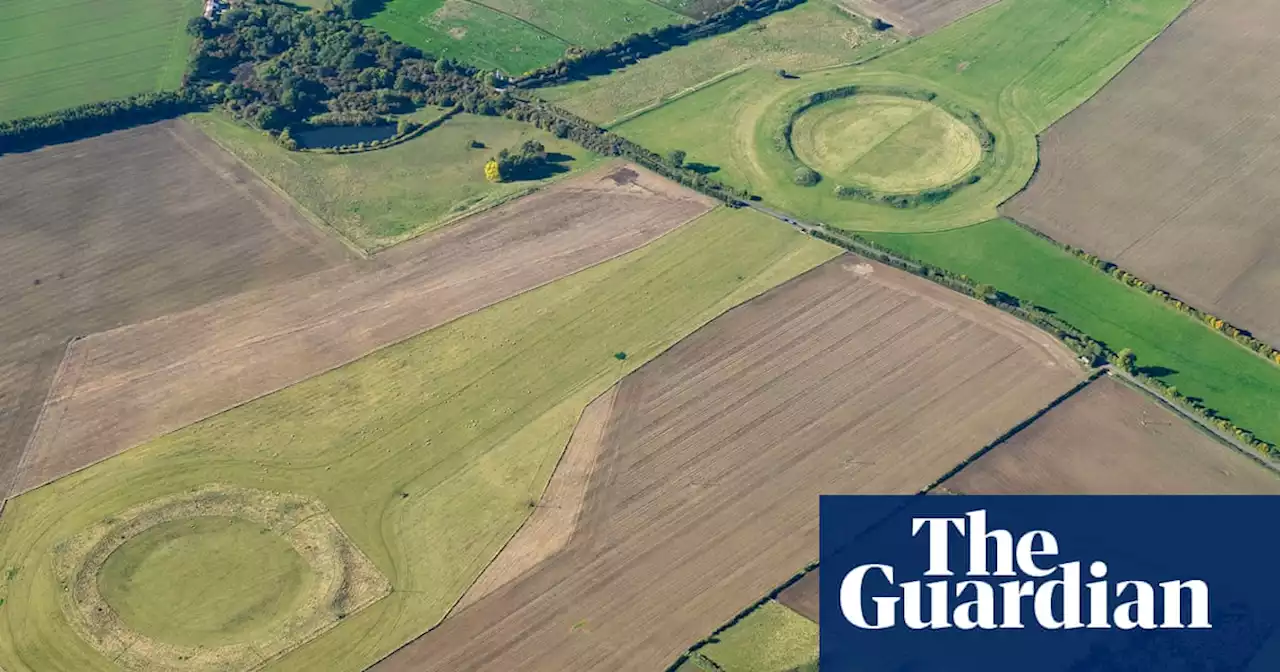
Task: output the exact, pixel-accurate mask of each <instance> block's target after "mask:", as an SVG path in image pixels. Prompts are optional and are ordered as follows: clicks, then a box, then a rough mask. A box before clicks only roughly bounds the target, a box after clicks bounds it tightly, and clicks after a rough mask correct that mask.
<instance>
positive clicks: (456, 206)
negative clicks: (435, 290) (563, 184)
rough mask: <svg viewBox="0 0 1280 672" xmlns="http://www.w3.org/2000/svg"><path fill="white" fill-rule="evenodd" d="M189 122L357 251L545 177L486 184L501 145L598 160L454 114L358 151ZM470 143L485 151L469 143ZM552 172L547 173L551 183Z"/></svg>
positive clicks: (221, 123)
mask: <svg viewBox="0 0 1280 672" xmlns="http://www.w3.org/2000/svg"><path fill="white" fill-rule="evenodd" d="M191 120H192V123H194V124H195V125H196V126H198V127H199V128H200V129H201V130H202V131H204V132H206V133H208V134H209V136H210V137H212V138H213V139H214V140H215V141H216V142H217V143H218V144H220V145H222V146H223V147H224V148H225V149H226V150H227V151H229V152H231V153H232V154H234V155H235V156H236V157H238V158H239V159H241V160H242V161H244V162H245V163H246V164H248V165H249V166H251V167H252V168H253V170H254V171H256V172H257V173H258V174H260V175H262V176H263V177H264V178H265V179H267V180H268V181H270V182H271V183H272V184H275V185H276V186H278V187H279V188H280V189H281V190H282V191H284V192H285V193H286V194H288V195H289V197H290V198H292V199H293V200H295V201H296V202H297V203H299V204H301V206H302V207H303V208H305V209H306V210H308V211H309V212H311V213H312V214H313V215H315V216H316V217H318V218H320V219H321V220H323V221H324V222H325V223H326V224H328V225H329V226H330V227H332V228H333V229H334V230H335V231H337V232H338V233H340V234H341V235H342V236H344V237H345V238H347V239H348V240H350V241H352V242H353V243H354V244H355V245H357V246H359V247H361V248H363V249H365V250H377V249H381V248H384V247H387V246H390V245H394V244H395V243H398V242H401V241H403V240H407V239H409V238H412V237H414V236H417V235H419V234H422V233H425V232H428V231H432V230H434V229H437V228H439V227H441V226H444V225H445V224H447V223H449V222H451V221H454V220H456V219H457V218H459V217H461V216H463V215H466V214H469V213H472V212H476V211H478V210H481V209H484V208H486V207H489V206H492V205H494V204H495V203H501V202H503V201H504V200H508V199H511V198H513V197H515V196H517V195H519V194H521V193H523V192H526V191H528V190H529V189H530V188H531V187H535V186H538V185H539V184H542V183H544V182H546V181H547V180H539V181H520V182H510V183H500V184H494V183H492V182H489V181H487V180H485V179H484V164H485V162H486V161H488V160H489V159H490V158H491V157H493V156H494V155H496V154H497V153H498V152H499V151H501V150H503V149H508V148H511V147H517V146H519V145H520V144H521V143H523V142H524V141H525V140H537V141H539V142H541V143H543V144H544V145H546V147H547V151H548V152H554V153H558V154H562V155H565V156H567V157H570V159H569V160H568V161H565V162H563V163H562V167H563V168H565V170H566V171H567V170H571V169H580V168H587V167H590V166H592V165H595V163H596V161H597V157H596V156H595V155H594V154H591V153H590V152H587V151H586V150H584V149H582V148H581V147H578V146H577V145H574V144H572V143H570V142H567V141H564V140H559V139H557V138H556V137H555V136H553V135H551V134H550V133H544V132H542V131H539V130H538V129H536V128H533V127H532V126H529V125H528V124H521V123H519V122H515V121H511V120H508V119H500V118H496V117H481V116H474V115H469V114H462V115H459V116H457V117H454V118H452V119H450V120H448V121H446V122H445V123H444V124H443V125H441V126H440V127H438V128H435V129H432V130H431V131H428V132H427V133H426V134H424V135H422V136H421V137H418V138H415V139H413V140H410V141H408V142H405V143H403V144H400V145H396V146H394V147H389V148H386V149H380V150H377V151H373V152H363V153H359V154H309V153H298V152H290V151H288V150H286V149H284V148H283V147H281V146H279V145H278V144H276V143H275V142H273V141H272V140H271V139H270V138H268V137H266V136H264V135H262V134H261V133H260V132H258V131H255V130H253V129H251V128H248V127H246V126H243V125H241V124H237V123H236V122H234V121H232V120H230V119H228V118H226V117H224V116H221V115H218V114H199V115H194V116H192V117H191ZM472 141H475V142H479V143H481V144H483V145H484V148H473V147H472V146H471V143H472ZM554 177H555V176H552V178H548V179H554Z"/></svg>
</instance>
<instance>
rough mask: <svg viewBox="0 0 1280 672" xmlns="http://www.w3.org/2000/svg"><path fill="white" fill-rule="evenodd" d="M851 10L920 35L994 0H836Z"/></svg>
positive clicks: (956, 19) (909, 33) (966, 14)
mask: <svg viewBox="0 0 1280 672" xmlns="http://www.w3.org/2000/svg"><path fill="white" fill-rule="evenodd" d="M839 1H840V2H841V3H842V4H844V5H845V6H846V7H849V8H850V9H853V10H854V11H856V12H858V13H860V14H863V15H866V16H874V17H878V18H880V19H882V20H884V21H887V22H888V23H890V24H892V25H893V27H894V28H897V29H898V30H901V31H903V32H904V33H907V34H908V35H913V36H917V37H918V36H920V35H925V34H928V33H932V32H933V31H935V30H937V29H939V28H941V27H943V26H945V25H947V24H950V23H953V22H955V21H958V20H960V19H962V18H964V17H966V16H968V15H970V14H972V13H974V12H976V11H978V10H980V9H983V8H985V7H987V6H988V5H993V4H995V3H996V0H839Z"/></svg>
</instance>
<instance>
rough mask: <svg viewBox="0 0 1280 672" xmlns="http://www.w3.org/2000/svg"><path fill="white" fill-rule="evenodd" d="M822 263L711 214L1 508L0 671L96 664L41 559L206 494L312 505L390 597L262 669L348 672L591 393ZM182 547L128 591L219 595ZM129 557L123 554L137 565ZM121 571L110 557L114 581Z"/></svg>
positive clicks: (446, 565)
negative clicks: (86, 533) (182, 581)
mask: <svg viewBox="0 0 1280 672" xmlns="http://www.w3.org/2000/svg"><path fill="white" fill-rule="evenodd" d="M837 252H838V251H837V250H835V249H834V248H832V247H829V246H826V245H824V244H821V243H818V242H816V241H814V240H812V239H809V238H806V237H805V236H803V235H801V234H799V233H797V232H795V231H793V230H791V229H790V228H789V227H786V226H784V225H782V224H779V223H777V222H775V221H773V220H771V219H769V218H766V217H764V216H763V215H759V214H756V213H753V212H750V211H742V210H729V209H719V210H716V211H713V212H712V213H710V214H708V215H706V216H704V217H702V218H700V219H698V220H696V221H695V222H693V223H691V224H689V225H687V226H685V227H683V228H681V229H679V230H677V231H676V232H674V233H672V234H670V235H668V236H665V237H663V238H661V239H659V240H658V241H656V242H655V243H653V244H651V245H650V246H648V247H645V248H643V249H641V250H638V251H636V252H634V253H632V254H629V255H626V256H624V257H620V258H618V259H615V260H613V261H609V262H606V263H604V264H601V265H599V266H596V267H593V268H591V269H588V270H585V271H583V272H581V273H578V274H575V275H573V276H570V277H568V278H565V279H563V280H560V281H557V282H555V283H552V284H550V285H547V286H544V287H542V288H539V289H537V290H534V291H531V292H528V293H526V294H522V295H520V296H518V297H515V298H513V299H510V300H508V301H505V302H503V303H500V304H498V305H496V306H493V307H491V308H488V309H486V310H483V311H480V312H478V313H475V314H472V315H470V316H468V317H465V318H462V319H460V320H457V321H455V322H453V323H450V324H448V325H446V326H443V327H441V328H438V329H435V330H432V331H429V332H427V333H424V334H422V335H420V336H417V337H414V338H412V339H409V340H407V341H405V342H402V343H400V344H398V345H395V346H392V347H389V348H386V349H384V350H381V351H378V352H376V353H373V354H371V355H369V356H368V357H366V358H364V359H361V360H359V361H357V362H355V363H353V364H350V365H348V366H345V367H342V368H340V369H337V370H334V371H332V372H329V373H326V374H323V375H321V376H318V377H315V378H312V379H310V380H307V381H305V382H303V383H300V384H298V385H295V386H292V387H290V388H288V389H285V390H283V391H281V392H278V393H275V394H272V395H270V396H267V397H264V398H262V399H259V400H257V401H254V402H252V403H249V404H246V405H244V406H240V407H238V408H235V409H233V410H231V411H228V412H226V413H223V414H221V415H218V416H215V417H213V418H211V419H209V420H206V421H203V422H200V423H197V424H195V425H192V426H189V427H187V428H185V429H182V430H180V431H177V432H174V433H172V434H169V435H167V436H164V437H162V438H160V439H157V440H154V441H151V442H149V443H146V444H143V445H141V446H138V447H136V448H133V449H131V450H129V451H127V452H125V453H123V454H121V455H118V456H116V457H113V458H111V459H109V460H106V461H104V462H101V463H99V464H96V465H94V466H92V467H89V468H87V469H85V470H83V471H80V472H77V473H75V474H72V475H70V476H67V477H64V478H62V479H60V480H58V481H56V482H54V483H52V484H50V485H48V486H45V487H42V488H39V489H36V490H34V491H31V492H29V493H27V494H24V495H22V496H20V497H18V498H16V499H13V500H11V501H10V502H9V503H8V505H7V506H6V509H5V511H4V516H3V517H0V577H5V580H4V581H3V582H0V599H3V600H4V603H3V607H0V667H2V668H3V669H5V670H8V671H9V672H20V671H23V670H94V669H102V668H104V667H107V661H106V660H105V659H104V658H102V657H101V655H100V654H99V653H97V652H96V651H95V650H94V649H92V648H91V647H90V646H89V645H88V644H86V643H85V641H84V640H82V639H80V638H79V637H77V636H76V635H75V634H74V633H73V632H72V631H71V630H70V627H69V626H68V624H67V622H66V620H65V619H66V617H65V616H64V613H63V611H62V610H61V609H60V607H59V602H60V599H61V598H60V597H59V595H60V594H61V588H60V587H59V584H58V580H57V577H56V574H55V572H54V571H53V569H52V568H51V566H50V565H51V561H50V557H51V555H53V549H54V547H55V546H56V545H58V544H59V543H60V542H62V541H63V540H66V539H68V538H71V537H73V536H75V535H78V534H80V532H81V531H82V530H84V529H86V528H90V527H92V526H94V525H97V524H98V523H99V522H100V521H102V520H104V518H106V517H111V516H114V515H116V514H118V513H120V512H122V511H124V510H126V509H129V508H131V507H134V506H136V505H139V504H142V503H144V502H149V501H151V500H153V499H155V498H157V497H163V496H166V495H170V494H174V493H183V492H188V491H190V490H192V489H193V488H198V487H200V486H202V485H205V484H209V483H221V484H228V485H229V486H239V487H244V488H254V489H257V490H267V491H285V492H291V493H297V494H298V495H302V496H306V497H310V498H315V499H318V500H319V501H320V502H322V503H323V504H324V505H325V507H326V508H327V509H328V511H329V513H330V514H331V515H332V517H333V518H334V519H335V520H336V521H337V522H338V523H339V524H340V525H341V527H342V529H343V531H345V532H346V534H347V535H348V536H349V537H350V538H351V539H352V541H354V542H355V544H356V545H357V546H358V547H359V549H360V550H361V551H362V552H363V553H364V554H365V555H367V556H368V557H369V559H370V560H371V561H372V562H373V563H374V564H375V565H376V566H377V568H378V569H379V570H380V571H381V573H382V574H383V575H384V576H385V577H386V578H387V579H388V580H389V581H390V582H391V585H392V586H393V590H392V592H391V593H390V594H388V595H386V596H385V597H382V598H381V599H380V600H378V601H376V602H374V603H372V604H371V605H370V606H368V607H366V608H364V609H363V610H360V611H358V612H356V613H354V614H352V615H350V616H348V617H347V618H345V619H343V620H341V621H340V622H338V624H337V625H336V627H334V628H333V629H332V630H329V631H328V632H326V633H324V634H322V635H321V636H319V637H318V638H316V639H314V640H312V641H310V642H308V643H306V644H304V645H302V646H301V647H299V648H297V649H296V650H294V651H292V652H291V653H289V654H287V655H285V656H284V657H282V658H280V659H277V660H274V661H272V662H271V664H270V665H269V666H268V667H269V669H273V670H316V669H324V670H347V669H363V668H364V666H366V665H367V664H369V663H371V662H372V661H373V660H375V659H376V658H378V657H379V656H381V655H384V654H386V653H388V652H390V651H391V650H393V649H394V648H396V647H397V646H399V645H401V644H403V643H404V642H406V641H408V640H409V639H411V638H413V637H415V636H417V635H418V634H420V633H422V632H423V631H425V630H426V629H427V628H429V627H431V626H432V625H433V624H435V623H436V622H437V621H438V620H439V619H440V618H442V617H443V616H444V614H445V613H446V612H447V611H448V610H449V608H450V607H451V606H452V605H453V603H454V602H455V601H456V600H457V599H458V597H459V596H460V595H461V594H462V592H463V591H464V590H465V589H466V588H467V586H469V585H470V584H471V582H472V581H474V580H475V578H476V577H477V576H478V575H479V574H480V572H481V571H482V570H483V569H484V568H485V566H486V565H487V564H488V563H489V562H490V561H491V560H492V558H493V557H494V556H495V555H496V553H497V552H498V550H499V549H500V548H501V547H502V545H503V544H504V543H505V542H506V541H507V539H508V538H509V537H510V536H511V535H512V534H513V533H514V532H515V530H516V529H517V528H518V527H519V526H520V524H521V523H522V522H523V521H524V519H525V518H526V517H527V516H528V515H529V513H530V511H531V509H530V502H531V501H536V500H537V498H538V497H539V494H540V493H541V491H542V489H543V488H544V487H545V485H546V483H547V481H548V479H549V478H550V475H551V471H552V470H553V468H554V465H555V463H556V461H557V459H558V457H559V455H560V453H561V451H562V450H563V448H564V445H565V443H566V441H567V440H568V437H569V435H570V433H571V431H572V428H573V426H574V424H575V422H576V420H577V417H578V415H579V413H580V412H581V411H582V409H583V408H584V407H585V406H586V404H587V403H588V402H589V401H590V400H591V399H592V398H593V397H595V396H596V395H598V394H600V393H601V392H603V391H604V390H606V389H608V387H609V386H611V385H613V384H614V383H615V382H616V381H617V380H619V379H620V378H621V377H622V376H624V375H626V374H627V373H628V372H630V371H632V370H634V369H635V368H636V367H638V366H640V365H641V364H643V363H644V362H645V361H646V360H649V359H651V358H652V357H654V356H655V355H657V354H658V353H659V352H661V351H662V350H663V349H665V348H667V347H669V346H670V345H671V344H673V343H675V342H676V341H678V340H679V339H681V338H682V337H684V336H686V335H687V334H689V333H691V332H692V331H693V330H694V329H696V328H697V327H699V326H701V325H702V324H705V323H706V322H707V321H708V320H710V319H711V318H713V317H714V316H716V315H718V314H720V313H721V312H723V311H724V310H726V309H728V308H730V307H732V306H733V305H736V304H738V303H741V302H742V301H745V300H747V299H749V298H751V297H752V296H755V295H757V294H759V293H761V292H763V291H765V290H766V289H768V288H769V287H772V286H774V285H776V284H778V283H781V282H783V281H785V280H787V279H789V278H791V277H793V276H795V275H797V274H799V273H801V272H803V271H805V270H807V269H809V268H812V267H814V266H816V265H818V264H819V263H821V262H823V261H825V260H827V259H829V258H830V257H832V256H833V255H834V254H836V253H837ZM619 351H623V352H626V353H627V354H628V357H627V358H626V360H625V361H619V360H617V359H616V358H615V357H614V356H613V355H614V353H616V352H619ZM242 534H244V531H243V530H239V531H222V532H219V533H217V534H216V535H215V541H216V538H220V539H222V540H223V541H226V540H228V539H229V538H239V536H240V535H242ZM228 535H230V536H228ZM133 543H135V544H137V543H140V542H138V540H137V539H136V538H135V540H134V542H133ZM165 543H175V541H174V540H169V541H166V542H165ZM184 543H189V544H190V545H191V546H192V547H188V548H185V549H182V548H178V549H175V550H174V551H173V554H172V556H171V557H159V558H157V559H155V560H153V561H150V562H154V563H156V564H155V565H153V566H145V565H141V566H140V567H139V568H138V569H137V570H136V571H135V573H134V576H135V577H143V576H155V575H156V574H157V573H166V574H167V573H170V572H177V573H178V574H177V575H175V576H172V577H169V578H168V579H166V580H168V581H170V582H171V583H170V584H167V585H152V586H151V587H150V588H148V590H151V591H154V593H156V594H173V593H174V591H178V592H180V594H181V595H183V596H188V597H189V596H191V595H195V594H212V593H213V591H214V590H215V589H216V588H217V587H218V586H222V585H223V583H222V580H221V578H222V577H220V576H219V574H218V573H217V572H205V573H200V574H199V575H195V576H190V575H188V576H189V578H190V581H191V582H197V583H198V584H200V583H203V584H216V585H194V586H186V585H182V586H180V585H173V584H174V583H176V582H175V581H174V579H176V578H178V576H182V574H181V571H182V570H180V569H178V568H177V565H178V564H179V563H180V561H181V559H182V558H184V557H187V558H189V557H191V555H192V554H193V553H197V552H199V550H198V548H199V547H200V546H202V545H204V544H205V543H206V542H204V541H199V540H195V541H190V542H184ZM227 543H230V542H227ZM126 548H127V546H126ZM224 548H225V550H224V551H223V552H224V554H225V553H235V554H238V555H240V556H242V558H243V560H242V561H243V562H252V561H253V558H255V557H259V555H260V554H259V552H258V549H257V548H256V546H255V545H254V544H247V545H246V544H239V543H237V544H234V545H232V546H227V547H224ZM146 550H147V548H146V547H140V548H139V550H138V551H137V552H131V553H132V556H134V557H137V558H144V557H149V556H151V555H154V554H148V553H146V552H144V551H146ZM133 564H134V563H133V562H132V557H126V558H122V559H121V560H120V561H119V563H118V568H117V569H114V570H113V571H114V572H115V576H123V575H125V574H128V573H129V571H131V566H132V565H133ZM219 566H220V567H230V566H231V563H229V562H228V563H226V564H223V563H222V562H219ZM286 570H287V568H279V567H277V569H275V570H272V571H275V572H276V573H281V572H283V573H285V574H287V573H288V572H287V571H286ZM155 580H158V579H155ZM237 580H238V579H237ZM200 591H203V592H202V593H201V592H200ZM135 599H136V598H135ZM267 607H271V604H267V605H266V607H264V608H267ZM170 608H172V607H170ZM221 613H222V614H223V615H225V614H226V613H227V611H226V610H222V611H221ZM148 627H151V628H161V627H162V626H161V625H158V624H152V625H150V626H148Z"/></svg>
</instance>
